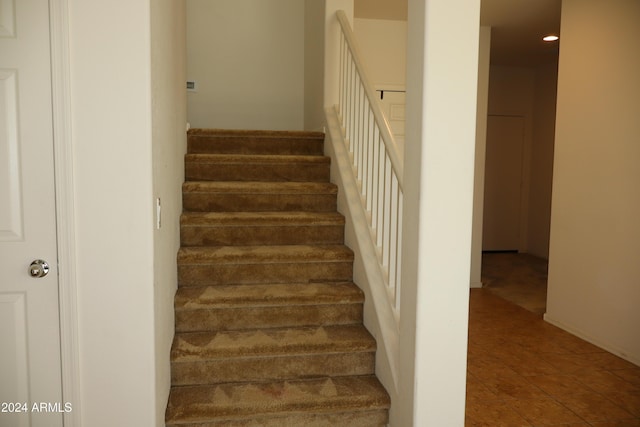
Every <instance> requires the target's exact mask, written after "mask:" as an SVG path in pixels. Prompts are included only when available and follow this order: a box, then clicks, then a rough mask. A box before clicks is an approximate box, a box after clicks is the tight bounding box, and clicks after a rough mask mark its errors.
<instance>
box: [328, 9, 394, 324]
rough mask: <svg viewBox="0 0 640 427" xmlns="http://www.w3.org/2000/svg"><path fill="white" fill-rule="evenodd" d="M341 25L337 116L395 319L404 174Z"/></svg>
mask: <svg viewBox="0 0 640 427" xmlns="http://www.w3.org/2000/svg"><path fill="white" fill-rule="evenodd" d="M337 18H338V21H339V23H340V27H341V30H342V31H341V33H340V68H339V73H340V75H339V97H338V105H336V106H335V107H334V108H335V112H336V115H337V117H338V120H339V122H340V125H341V128H342V132H343V138H344V140H345V144H346V148H347V150H348V152H349V154H350V157H351V162H352V167H353V168H352V169H353V174H354V178H355V180H356V183H357V185H358V188H359V191H360V196H361V202H362V204H363V208H364V210H365V212H366V214H367V220H368V225H369V230H370V233H371V237H372V244H373V245H374V246H375V250H376V253H377V258H378V262H379V266H380V268H381V270H382V272H383V277H384V280H385V283H384V286H385V287H386V291H387V295H388V297H389V302H390V304H391V306H392V308H393V311H394V314H395V317H396V321H397V320H398V318H399V309H400V289H401V269H400V265H401V259H402V252H401V248H402V204H403V200H402V198H403V189H402V188H403V187H402V176H403V175H402V170H403V166H402V165H403V163H402V161H401V159H400V155H399V153H398V149H397V146H396V143H395V141H394V137H393V134H392V132H391V129H390V127H389V123H388V122H387V120H386V118H385V117H384V114H383V113H382V109H381V108H380V105H379V103H378V100H377V98H378V96H377V94H376V92H375V90H374V88H373V86H372V85H371V83H370V82H369V81H368V78H367V74H366V72H365V67H364V63H363V60H362V58H361V55H360V53H359V50H358V47H357V43H356V40H355V38H354V35H353V32H352V30H351V25H350V24H349V21H348V19H347V16H346V14H345V13H344V12H343V11H338V12H337Z"/></svg>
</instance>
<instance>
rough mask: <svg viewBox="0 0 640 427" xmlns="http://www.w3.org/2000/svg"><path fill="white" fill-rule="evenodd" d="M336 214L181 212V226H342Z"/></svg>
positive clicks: (342, 217)
mask: <svg viewBox="0 0 640 427" xmlns="http://www.w3.org/2000/svg"><path fill="white" fill-rule="evenodd" d="M344 222H345V220H344V216H342V215H340V214H339V213H337V212H183V213H182V216H181V218H180V224H181V225H183V226H216V227H238V226H242V227H251V226H300V225H319V226H321V225H343V224H344Z"/></svg>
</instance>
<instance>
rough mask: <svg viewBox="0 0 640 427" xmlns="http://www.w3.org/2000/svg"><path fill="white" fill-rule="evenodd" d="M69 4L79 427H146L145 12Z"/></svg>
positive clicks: (149, 385) (149, 367) (149, 417)
mask: <svg viewBox="0 0 640 427" xmlns="http://www.w3.org/2000/svg"><path fill="white" fill-rule="evenodd" d="M68 4H69V12H70V16H69V19H70V45H69V48H70V57H71V63H70V74H71V78H72V80H71V96H72V98H71V114H72V117H71V119H72V133H73V147H74V160H75V163H74V177H75V195H74V199H75V209H76V211H75V217H76V225H75V227H76V230H75V231H76V248H77V270H76V274H77V283H78V296H77V303H78V328H79V331H78V333H79V336H78V339H79V343H78V346H79V358H80V394H81V396H82V402H81V405H82V406H81V408H80V410H81V411H82V415H81V418H82V425H83V426H92V427H103V426H104V427H107V426H109V427H110V426H114V425H125V424H126V425H135V426H154V425H157V422H156V421H157V420H156V409H157V408H156V401H155V400H156V390H155V380H154V378H155V375H156V372H155V354H154V353H155V342H154V341H155V335H154V289H153V271H154V259H153V257H154V251H153V249H154V248H153V239H154V234H153V227H154V218H153V212H154V209H153V193H152V191H153V182H152V126H151V118H152V111H151V76H150V46H151V40H150V6H149V2H130V1H128V0H114V1H110V2H103V1H98V0H69V2H68Z"/></svg>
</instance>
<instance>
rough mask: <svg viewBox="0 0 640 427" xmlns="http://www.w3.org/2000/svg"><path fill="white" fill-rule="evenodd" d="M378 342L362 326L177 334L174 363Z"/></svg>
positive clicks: (370, 346) (355, 348)
mask: <svg viewBox="0 0 640 427" xmlns="http://www.w3.org/2000/svg"><path fill="white" fill-rule="evenodd" d="M375 349H376V342H375V340H374V339H373V337H372V336H371V334H370V333H369V332H368V331H367V330H366V328H365V327H364V326H362V325H327V326H303V327H288V328H273V329H254V330H244V331H201V332H182V333H177V334H176V336H175V338H174V342H173V347H172V349H171V361H172V362H199V361H204V360H209V359H226V358H255V357H269V356H287V357H291V356H296V355H300V354H319V353H344V352H349V353H353V352H373V351H375Z"/></svg>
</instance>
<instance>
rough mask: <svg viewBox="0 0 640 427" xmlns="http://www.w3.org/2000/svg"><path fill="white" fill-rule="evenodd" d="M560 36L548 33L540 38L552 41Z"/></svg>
mask: <svg viewBox="0 0 640 427" xmlns="http://www.w3.org/2000/svg"><path fill="white" fill-rule="evenodd" d="M559 38H560V37H558V36H554V35H548V36H544V37H543V38H542V40H544V41H546V42H554V41H556V40H558V39H559Z"/></svg>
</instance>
